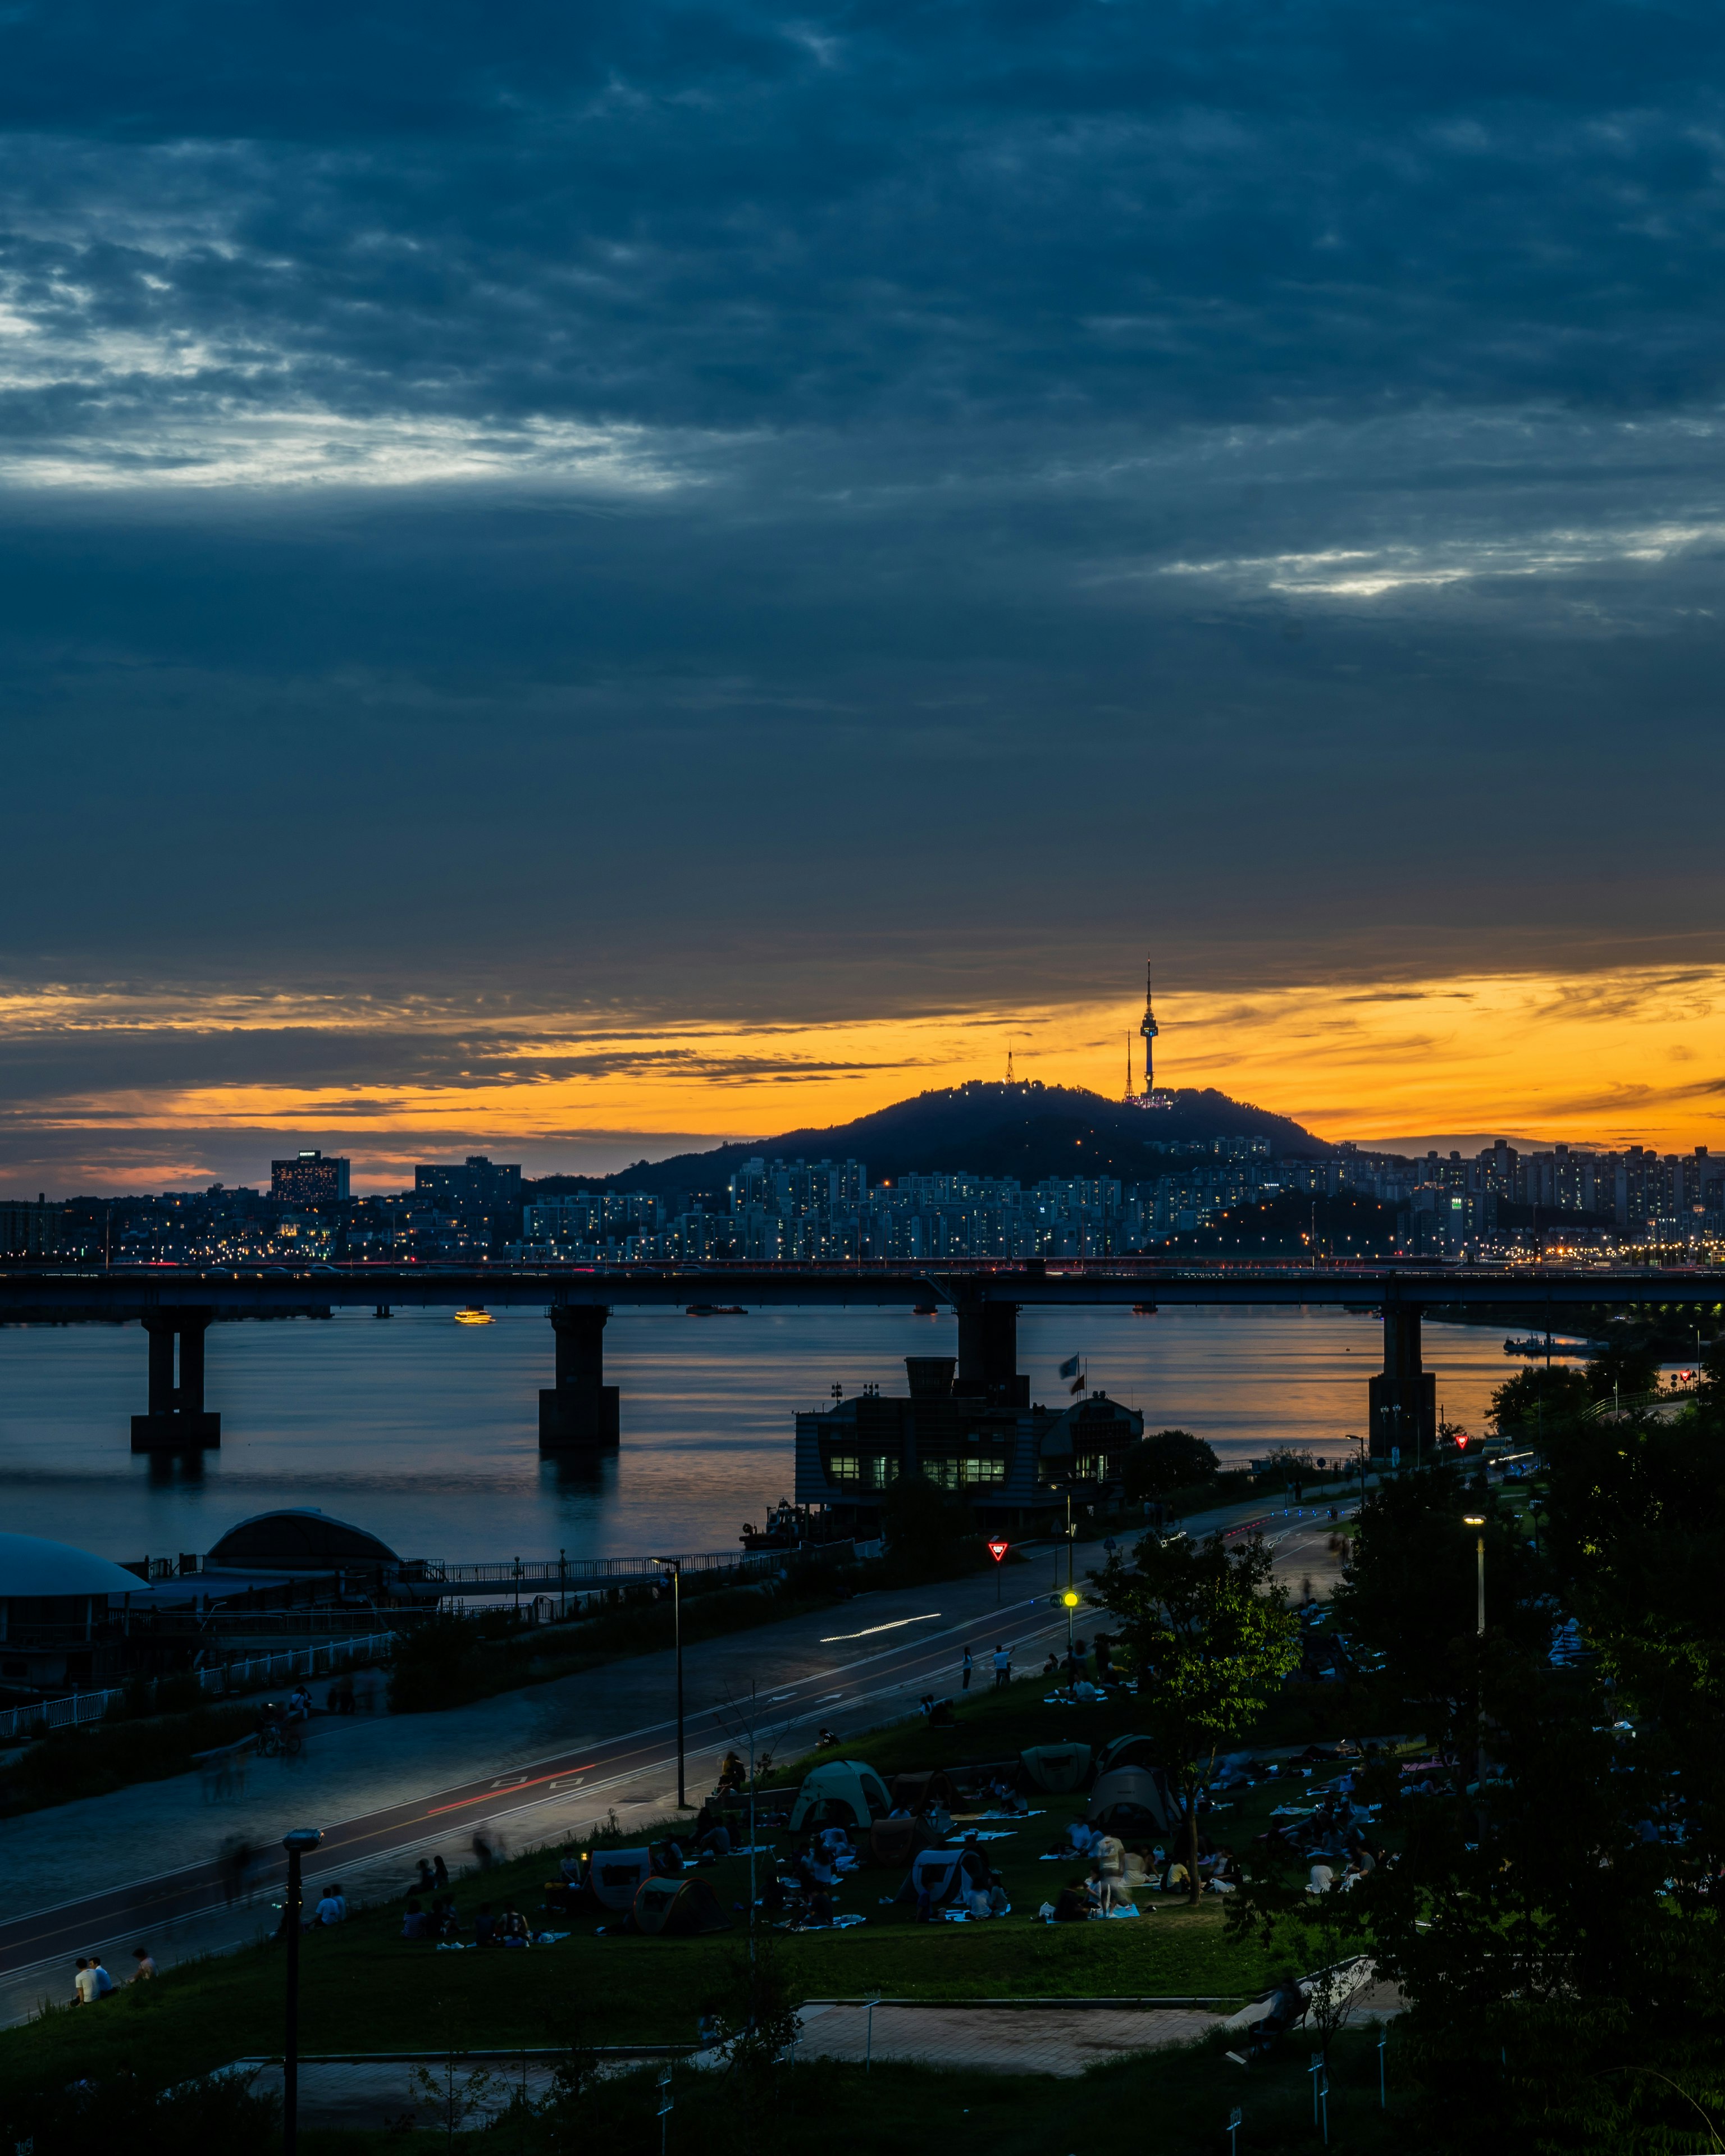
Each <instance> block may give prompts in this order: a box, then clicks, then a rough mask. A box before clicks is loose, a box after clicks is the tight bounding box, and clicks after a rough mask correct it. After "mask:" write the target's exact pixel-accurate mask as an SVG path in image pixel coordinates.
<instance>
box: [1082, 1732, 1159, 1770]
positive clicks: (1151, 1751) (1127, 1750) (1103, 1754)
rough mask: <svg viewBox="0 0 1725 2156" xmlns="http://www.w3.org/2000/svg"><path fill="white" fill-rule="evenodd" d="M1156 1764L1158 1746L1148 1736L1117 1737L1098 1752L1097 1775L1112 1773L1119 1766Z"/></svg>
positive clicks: (1153, 1765)
mask: <svg viewBox="0 0 1725 2156" xmlns="http://www.w3.org/2000/svg"><path fill="white" fill-rule="evenodd" d="M1155 1765H1156V1748H1155V1746H1154V1744H1153V1743H1152V1742H1151V1740H1150V1739H1149V1738H1147V1737H1117V1738H1115V1739H1114V1741H1113V1742H1112V1743H1111V1744H1105V1745H1104V1746H1103V1747H1102V1748H1101V1751H1100V1752H1099V1753H1097V1754H1096V1775H1097V1779H1101V1776H1102V1775H1104V1774H1112V1773H1113V1772H1114V1769H1115V1768H1117V1767H1149V1768H1154V1767H1155Z"/></svg>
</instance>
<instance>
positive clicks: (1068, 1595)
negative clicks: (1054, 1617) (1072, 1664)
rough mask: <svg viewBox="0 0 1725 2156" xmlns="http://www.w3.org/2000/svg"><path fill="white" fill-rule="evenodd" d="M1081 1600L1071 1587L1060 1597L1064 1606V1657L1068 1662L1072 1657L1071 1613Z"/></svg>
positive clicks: (1075, 1590) (1079, 1595)
mask: <svg viewBox="0 0 1725 2156" xmlns="http://www.w3.org/2000/svg"><path fill="white" fill-rule="evenodd" d="M1060 1599H1061V1601H1062V1602H1064V1603H1065V1605H1066V1656H1067V1659H1068V1661H1070V1659H1071V1655H1072V1612H1073V1611H1074V1610H1075V1609H1076V1608H1077V1607H1078V1605H1079V1604H1080V1602H1081V1601H1082V1600H1083V1599H1084V1598H1083V1597H1082V1596H1081V1594H1079V1593H1078V1591H1077V1589H1076V1588H1072V1587H1069V1588H1068V1589H1066V1591H1065V1594H1063V1595H1062V1596H1061V1597H1060Z"/></svg>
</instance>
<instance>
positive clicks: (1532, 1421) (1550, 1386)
mask: <svg viewBox="0 0 1725 2156" xmlns="http://www.w3.org/2000/svg"><path fill="white" fill-rule="evenodd" d="M1593 1400H1594V1391H1593V1389H1592V1387H1591V1386H1590V1385H1589V1383H1588V1381H1587V1379H1586V1378H1585V1377H1584V1376H1583V1374H1582V1373H1581V1372H1580V1371H1579V1370H1566V1369H1564V1368H1563V1367H1562V1365H1561V1364H1559V1365H1556V1366H1554V1367H1553V1368H1549V1369H1548V1368H1546V1367H1545V1365H1544V1364H1543V1363H1539V1364H1536V1365H1535V1367H1534V1368H1532V1369H1530V1370H1518V1371H1517V1373H1516V1374H1515V1376H1514V1377H1512V1378H1507V1379H1506V1380H1505V1382H1504V1383H1502V1384H1501V1385H1500V1386H1499V1387H1498V1388H1497V1391H1496V1392H1495V1393H1493V1394H1492V1395H1491V1420H1492V1422H1493V1424H1495V1425H1496V1427H1497V1430H1498V1431H1499V1432H1500V1433H1501V1434H1502V1435H1504V1436H1507V1435H1509V1434H1510V1433H1511V1432H1512V1431H1514V1432H1516V1433H1517V1434H1518V1435H1532V1434H1533V1433H1535V1432H1536V1431H1537V1432H1540V1433H1547V1432H1549V1431H1551V1430H1558V1429H1561V1428H1563V1426H1564V1425H1565V1424H1568V1423H1571V1422H1574V1419H1575V1418H1576V1417H1577V1416H1578V1415H1579V1414H1582V1413H1583V1412H1584V1410H1585V1409H1587V1408H1588V1407H1589V1406H1590V1405H1591V1404H1592V1403H1593Z"/></svg>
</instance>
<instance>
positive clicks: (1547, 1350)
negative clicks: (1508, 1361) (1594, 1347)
mask: <svg viewBox="0 0 1725 2156" xmlns="http://www.w3.org/2000/svg"><path fill="white" fill-rule="evenodd" d="M1503 1352H1504V1353H1505V1354H1506V1355H1584V1354H1586V1353H1587V1350H1586V1348H1585V1347H1577V1346H1575V1345H1574V1343H1573V1342H1570V1341H1567V1340H1553V1339H1552V1338H1551V1337H1549V1336H1548V1337H1546V1338H1545V1339H1543V1340H1542V1339H1541V1338H1540V1337H1538V1334H1537V1333H1532V1332H1530V1333H1529V1334H1528V1335H1527V1338H1526V1339H1525V1340H1513V1339H1512V1340H1506V1341H1505V1342H1504V1343H1503Z"/></svg>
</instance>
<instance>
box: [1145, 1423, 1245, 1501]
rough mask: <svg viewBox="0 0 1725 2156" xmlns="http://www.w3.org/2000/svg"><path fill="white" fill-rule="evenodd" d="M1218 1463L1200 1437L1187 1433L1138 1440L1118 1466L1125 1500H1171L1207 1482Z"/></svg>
mask: <svg viewBox="0 0 1725 2156" xmlns="http://www.w3.org/2000/svg"><path fill="white" fill-rule="evenodd" d="M1220 1472H1221V1462H1220V1461H1219V1460H1218V1459H1217V1457H1216V1455H1215V1454H1214V1451H1213V1450H1211V1448H1210V1447H1209V1445H1206V1444H1205V1443H1204V1440H1203V1439H1202V1438H1201V1437H1194V1435H1192V1433H1191V1431H1190V1430H1158V1431H1157V1432H1156V1433H1155V1435H1153V1436H1151V1437H1141V1438H1140V1439H1139V1440H1138V1441H1137V1444H1136V1445H1133V1446H1132V1449H1131V1450H1130V1451H1129V1452H1128V1453H1127V1455H1126V1457H1125V1459H1124V1460H1122V1462H1121V1467H1120V1479H1121V1483H1122V1487H1123V1488H1124V1490H1125V1492H1126V1496H1127V1500H1128V1501H1130V1502H1131V1503H1133V1504H1139V1503H1142V1501H1144V1499H1146V1498H1147V1497H1148V1498H1155V1497H1168V1496H1173V1492H1174V1491H1176V1490H1184V1489H1189V1487H1190V1486H1191V1485H1192V1484H1193V1483H1194V1482H1208V1481H1210V1480H1211V1479H1212V1478H1213V1477H1214V1476H1216V1475H1218V1474H1219V1473H1220Z"/></svg>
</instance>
